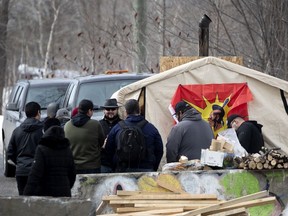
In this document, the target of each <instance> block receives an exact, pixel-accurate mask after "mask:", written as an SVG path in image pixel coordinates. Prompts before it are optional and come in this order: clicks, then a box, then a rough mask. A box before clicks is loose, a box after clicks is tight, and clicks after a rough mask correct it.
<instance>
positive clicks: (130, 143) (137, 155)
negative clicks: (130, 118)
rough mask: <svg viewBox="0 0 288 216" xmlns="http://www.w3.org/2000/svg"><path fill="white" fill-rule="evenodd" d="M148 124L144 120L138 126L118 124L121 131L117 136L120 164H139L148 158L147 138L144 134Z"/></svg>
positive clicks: (121, 122)
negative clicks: (143, 128)
mask: <svg viewBox="0 0 288 216" xmlns="http://www.w3.org/2000/svg"><path fill="white" fill-rule="evenodd" d="M146 123H147V120H145V119H143V120H142V121H140V122H137V124H133V125H127V124H126V123H125V122H124V121H120V122H119V123H118V124H119V125H120V127H121V129H120V131H119V132H118V134H117V156H118V159H119V162H120V163H123V162H124V163H126V164H127V163H128V164H129V165H128V167H130V163H133V164H135V163H137V164H138V165H139V163H140V161H141V160H143V159H144V158H145V157H146V144H145V136H144V134H143V132H142V129H141V128H142V127H143V126H144V125H145V124H146Z"/></svg>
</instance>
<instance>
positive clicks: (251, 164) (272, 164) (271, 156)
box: [234, 147, 288, 170]
mask: <svg viewBox="0 0 288 216" xmlns="http://www.w3.org/2000/svg"><path fill="white" fill-rule="evenodd" d="M278 150H279V148H273V149H268V148H266V147H262V149H261V151H259V153H255V154H249V155H248V156H245V157H236V158H234V161H235V163H236V164H237V165H238V166H237V168H239V169H249V170H262V169H287V168H288V156H287V155H284V154H282V153H280V152H279V151H278Z"/></svg>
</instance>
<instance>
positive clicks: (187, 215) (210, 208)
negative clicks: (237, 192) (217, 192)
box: [181, 191, 269, 216]
mask: <svg viewBox="0 0 288 216" xmlns="http://www.w3.org/2000/svg"><path fill="white" fill-rule="evenodd" d="M268 195H269V193H268V191H261V192H258V193H254V194H250V195H247V196H243V197H239V198H236V199H232V200H229V201H222V202H220V203H219V204H215V205H211V206H208V207H205V208H201V209H196V210H192V211H189V212H185V213H184V214H181V216H182V215H183V216H195V215H197V214H203V213H206V212H211V211H215V210H218V209H220V208H225V207H228V206H231V205H235V204H239V203H240V202H246V201H251V200H254V199H258V198H262V197H265V196H268Z"/></svg>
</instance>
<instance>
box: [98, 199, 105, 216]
mask: <svg viewBox="0 0 288 216" xmlns="http://www.w3.org/2000/svg"><path fill="white" fill-rule="evenodd" d="M106 206H107V202H106V201H102V202H101V203H100V204H99V206H98V207H97V209H96V215H99V214H100V213H101V212H102V211H103V209H104V208H105V207H106Z"/></svg>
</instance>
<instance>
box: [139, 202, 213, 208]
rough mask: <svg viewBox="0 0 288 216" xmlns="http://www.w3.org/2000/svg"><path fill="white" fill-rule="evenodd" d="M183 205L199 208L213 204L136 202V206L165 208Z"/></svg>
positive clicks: (183, 206)
mask: <svg viewBox="0 0 288 216" xmlns="http://www.w3.org/2000/svg"><path fill="white" fill-rule="evenodd" d="M169 206H170V207H174V208H177V207H181V208H189V209H198V208H204V207H207V206H211V204H182V203H170V202H167V203H162V204H159V203H135V204H134V207H154V208H165V207H169Z"/></svg>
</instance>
